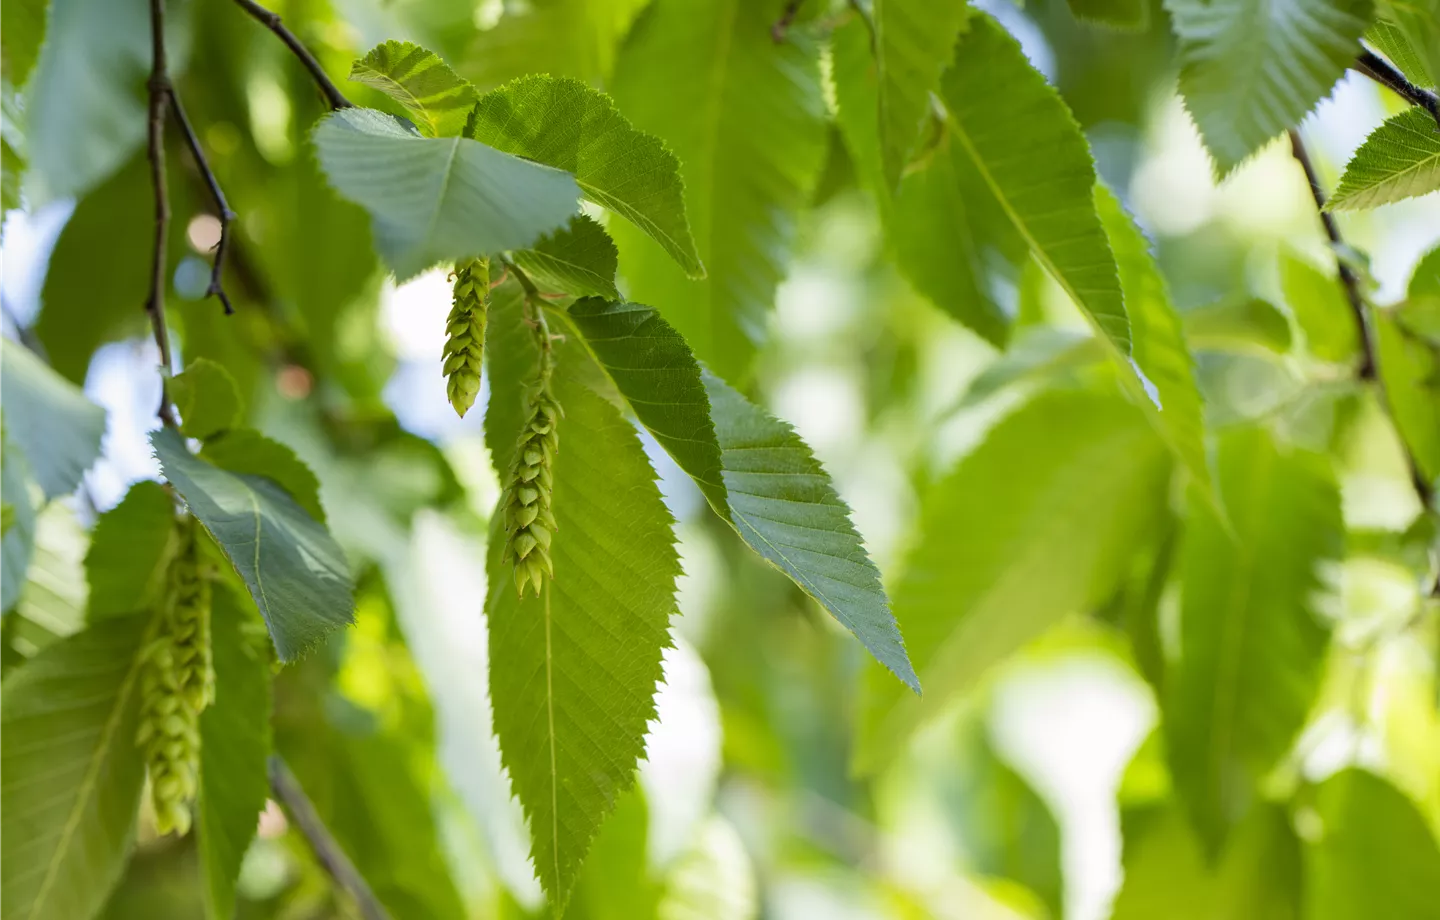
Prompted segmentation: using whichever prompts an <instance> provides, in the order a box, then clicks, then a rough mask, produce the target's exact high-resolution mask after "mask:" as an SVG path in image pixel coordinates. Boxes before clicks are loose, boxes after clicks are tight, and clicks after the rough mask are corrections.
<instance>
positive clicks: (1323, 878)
mask: <svg viewBox="0 0 1440 920" xmlns="http://www.w3.org/2000/svg"><path fill="white" fill-rule="evenodd" d="M1316 810H1317V811H1318V812H1319V814H1320V820H1321V821H1322V822H1323V825H1324V829H1323V831H1322V836H1321V838H1320V840H1319V842H1317V843H1315V844H1313V845H1311V846H1310V847H1309V848H1308V849H1307V851H1306V860H1305V864H1306V869H1307V870H1308V871H1307V872H1306V880H1307V885H1306V889H1307V894H1308V897H1307V898H1306V900H1307V902H1308V904H1309V907H1310V912H1309V914H1308V916H1309V917H1312V918H1314V920H1351V918H1355V917H1385V918H1387V920H1434V918H1435V917H1437V916H1440V904H1437V903H1436V900H1435V897H1434V894H1435V892H1436V891H1437V890H1440V847H1437V846H1436V843H1435V836H1434V834H1433V833H1432V832H1431V830H1430V828H1429V827H1427V826H1426V824H1425V819H1424V817H1423V816H1422V815H1421V814H1420V812H1419V810H1418V809H1416V807H1415V805H1414V803H1413V802H1411V801H1410V800H1409V799H1407V798H1406V797H1405V795H1404V793H1402V792H1400V790H1398V789H1396V788H1395V787H1394V786H1392V785H1391V784H1390V783H1388V782H1386V781H1385V780H1383V779H1381V778H1380V777H1378V776H1376V775H1374V774H1373V773H1367V772H1365V771H1364V770H1358V769H1349V770H1343V771H1341V772H1340V773H1337V774H1335V775H1334V776H1332V777H1330V778H1329V779H1328V780H1326V781H1325V782H1324V783H1323V784H1322V785H1321V786H1320V789H1319V791H1318V793H1317V795H1316Z"/></svg>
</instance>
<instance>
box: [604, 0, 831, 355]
mask: <svg viewBox="0 0 1440 920" xmlns="http://www.w3.org/2000/svg"><path fill="white" fill-rule="evenodd" d="M783 6H784V4H783V3H782V2H781V0H755V2H746V0H658V2H656V3H653V4H651V6H650V7H649V8H648V9H647V10H646V12H645V14H644V15H643V16H641V17H640V18H639V19H638V20H637V21H636V23H635V27H634V29H633V30H632V31H631V33H630V37H629V39H628V40H627V41H626V43H625V47H624V50H623V51H622V53H621V55H620V59H619V61H618V62H617V64H616V67H615V79H614V84H613V85H614V94H615V100H616V102H617V103H618V104H619V106H620V108H621V109H622V110H623V111H624V112H625V113H626V114H627V115H628V116H629V117H630V119H631V120H632V121H634V123H635V125H636V127H638V128H640V129H641V130H644V131H649V132H651V133H653V134H656V135H658V136H659V137H660V138H662V139H663V140H664V141H665V142H666V143H667V144H669V146H670V149H671V150H673V151H674V152H675V155H676V156H678V157H679V158H680V162H681V163H683V164H684V168H685V205H686V211H687V212H688V213H689V215H690V226H691V228H692V229H693V230H694V233H695V245H696V249H697V251H698V252H699V255H700V257H701V258H702V259H703V260H704V262H705V265H706V267H707V269H708V272H709V275H708V280H706V281H704V282H703V283H696V282H693V281H689V280H687V279H686V278H685V277H684V275H683V274H682V273H681V272H680V271H679V270H677V269H676V267H675V266H674V265H671V264H670V262H669V260H668V259H666V258H664V257H663V256H662V255H661V253H660V252H659V250H657V249H656V248H655V247H654V246H652V245H650V244H649V242H648V241H644V240H641V239H640V238H639V237H638V235H637V234H635V233H633V232H629V228H626V227H612V228H611V230H612V232H613V233H614V234H615V242H616V244H617V245H618V246H619V247H620V256H621V264H622V265H624V272H623V274H624V275H625V278H626V280H627V281H628V282H629V285H630V287H629V291H628V295H629V297H630V298H631V299H632V300H636V301H639V302H640V303H648V304H654V305H656V306H657V307H658V308H659V309H660V310H661V311H662V312H663V313H664V314H665V318H666V319H667V320H669V322H670V324H671V325H673V326H674V327H675V328H676V329H678V330H679V331H680V333H681V334H682V335H684V336H685V339H686V341H688V342H689V343H690V346H691V348H693V349H694V351H695V354H696V356H697V357H699V358H700V359H701V360H702V361H704V362H705V363H706V364H707V365H708V366H709V367H710V368H711V369H712V370H714V371H715V372H716V373H718V374H720V375H721V376H723V377H726V378H728V379H731V380H740V379H743V378H744V377H745V375H746V371H747V368H748V366H749V363H750V358H751V356H752V355H753V354H754V349H755V341H756V340H757V339H759V338H760V337H761V336H762V335H763V333H764V330H765V329H766V327H767V325H768V323H769V316H770V310H771V307H772V306H773V301H774V298H775V289H776V287H777V286H778V284H779V282H780V279H781V278H782V277H783V276H784V274H785V270H786V264H787V262H788V261H789V258H790V254H791V250H792V247H793V244H794V241H795V234H796V220H797V218H798V215H799V213H800V211H801V209H802V208H804V207H805V205H806V204H808V203H809V200H810V197H811V193H812V191H813V189H814V187H815V183H816V181H817V180H818V178H819V174H820V168H821V166H822V165H823V163H824V156H825V147H826V143H825V141H826V126H825V122H826V117H825V102H824V97H823V94H822V92H821V86H820V62H819V55H818V53H817V49H816V48H815V46H814V43H813V41H812V40H811V39H809V38H808V37H807V36H805V35H804V34H803V30H800V29H792V30H790V33H789V34H788V35H787V37H786V41H784V42H780V43H778V44H777V43H776V42H775V41H774V39H772V38H771V35H770V27H771V25H772V24H773V23H774V22H775V21H776V20H777V19H778V18H779V17H780V14H781V11H782V9H783Z"/></svg>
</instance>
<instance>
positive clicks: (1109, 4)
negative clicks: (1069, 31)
mask: <svg viewBox="0 0 1440 920" xmlns="http://www.w3.org/2000/svg"><path fill="white" fill-rule="evenodd" d="M1070 12H1072V13H1074V14H1075V18H1076V19H1079V20H1082V21H1084V22H1093V23H1096V24H1098V25H1102V26H1109V27H1110V28H1112V29H1119V30H1121V31H1124V32H1140V31H1144V29H1145V28H1146V27H1147V26H1149V25H1150V4H1149V3H1147V2H1145V0H1070Z"/></svg>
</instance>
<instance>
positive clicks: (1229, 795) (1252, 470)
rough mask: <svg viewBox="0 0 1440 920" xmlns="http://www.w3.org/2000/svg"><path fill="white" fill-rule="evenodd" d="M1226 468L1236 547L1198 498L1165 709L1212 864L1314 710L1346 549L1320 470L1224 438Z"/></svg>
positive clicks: (1272, 448)
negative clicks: (1332, 577)
mask: <svg viewBox="0 0 1440 920" xmlns="http://www.w3.org/2000/svg"><path fill="white" fill-rule="evenodd" d="M1218 469H1219V486H1220V492H1221V495H1222V498H1223V500H1224V506H1225V508H1226V510H1227V511H1228V513H1229V519H1230V525H1231V527H1232V528H1233V535H1232V531H1231V530H1229V529H1227V528H1226V527H1225V526H1224V525H1222V523H1221V522H1220V521H1219V520H1218V519H1217V518H1216V517H1215V513H1214V512H1213V510H1211V509H1210V508H1209V507H1208V506H1207V505H1206V504H1205V503H1204V502H1202V501H1199V500H1194V499H1192V501H1191V502H1190V506H1189V527H1188V529H1187V531H1186V534H1185V548H1184V551H1183V562H1182V564H1181V573H1182V580H1183V588H1182V592H1181V602H1180V608H1181V609H1180V649H1181V655H1180V659H1179V661H1178V662H1177V663H1176V665H1175V667H1174V668H1173V669H1172V670H1171V672H1170V673H1171V675H1172V677H1171V679H1170V681H1169V688H1168V689H1169V691H1170V692H1169V694H1168V695H1167V697H1166V699H1165V700H1163V709H1164V714H1165V720H1164V724H1165V729H1166V736H1167V739H1168V742H1169V751H1170V755H1171V756H1170V761H1171V772H1172V773H1173V774H1174V777H1175V787H1176V789H1177V790H1178V791H1179V793H1180V796H1181V798H1182V799H1183V800H1184V802H1185V804H1186V806H1187V807H1188V808H1189V810H1190V815H1191V819H1192V820H1193V821H1194V823H1195V826H1196V828H1197V829H1198V830H1199V832H1200V836H1201V839H1202V841H1203V842H1204V844H1205V846H1206V848H1207V851H1208V852H1209V853H1211V854H1214V853H1216V852H1218V851H1219V849H1220V845H1221V843H1222V842H1223V840H1224V838H1225V835H1226V833H1227V831H1228V829H1229V828H1230V826H1231V825H1232V824H1234V823H1235V822H1236V821H1238V820H1239V819H1241V818H1242V817H1243V816H1244V814H1245V812H1246V811H1247V809H1248V808H1249V807H1250V806H1251V803H1252V800H1253V799H1254V798H1255V796H1256V784H1257V783H1258V782H1259V780H1260V778H1261V777H1263V776H1264V775H1265V774H1266V773H1268V772H1269V770H1270V769H1271V768H1272V767H1273V766H1274V765H1275V762H1276V761H1277V760H1278V759H1279V758H1280V757H1281V755H1283V754H1284V753H1285V751H1286V750H1287V749H1288V748H1289V746H1290V744H1291V742H1292V741H1293V740H1294V738H1295V734H1296V732H1298V731H1299V729H1300V726H1301V724H1302V723H1303V722H1304V720H1305V714H1306V713H1307V712H1308V711H1309V709H1310V705H1311V702H1312V701H1313V699H1314V696H1315V692H1316V689H1317V686H1318V684H1319V680H1320V669H1321V665H1322V663H1323V661H1324V657H1325V650H1326V647H1327V644H1328V640H1329V633H1330V630H1329V627H1328V626H1327V625H1325V624H1324V623H1323V622H1322V621H1321V620H1320V619H1318V617H1317V614H1316V612H1315V609H1314V603H1315V600H1314V598H1315V595H1317V594H1318V593H1319V591H1320V589H1321V583H1320V575H1319V572H1318V567H1319V566H1320V565H1321V564H1322V563H1324V562H1326V561H1327V560H1331V559H1336V558H1338V555H1339V552H1340V547H1341V543H1342V541H1343V536H1344V531H1343V525H1342V523H1341V519H1340V497H1339V493H1338V491H1337V488H1336V485H1335V480H1334V476H1333V474H1332V473H1331V472H1330V470H1329V468H1328V465H1327V461H1326V460H1325V459H1324V458H1323V457H1321V456H1319V455H1316V454H1310V453H1306V452H1303V451H1299V450H1293V449H1285V448H1282V447H1280V446H1278V445H1277V444H1276V443H1275V442H1274V441H1273V440H1272V438H1271V436H1270V434H1269V433H1268V432H1267V431H1265V430H1264V429H1262V428H1239V429H1233V430H1231V431H1229V432H1227V433H1226V434H1225V435H1224V436H1223V437H1222V438H1221V440H1220V451H1219V463H1218Z"/></svg>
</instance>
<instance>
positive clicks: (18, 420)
mask: <svg viewBox="0 0 1440 920" xmlns="http://www.w3.org/2000/svg"><path fill="white" fill-rule="evenodd" d="M0 349H3V360H0V378H3V379H0V390H3V391H4V394H5V395H4V409H5V431H6V433H7V434H8V435H9V437H10V440H11V441H12V443H14V444H15V445H16V447H18V448H19V449H20V450H21V451H22V452H23V453H24V454H25V459H26V460H27V461H29V464H30V471H31V473H32V474H33V475H34V476H35V481H36V482H38V483H39V484H40V488H41V489H42V490H43V491H44V492H45V497H46V498H59V497H60V496H62V495H69V494H70V493H71V492H74V491H75V488H76V487H77V486H79V485H80V479H81V478H82V477H83V476H84V475H85V471H86V470H87V469H89V468H90V465H91V464H92V463H94V462H95V459H96V458H97V457H99V456H100V439H101V438H102V437H103V436H104V434H105V410H103V409H101V408H100V407H99V406H97V405H95V404H94V403H92V402H91V401H90V400H88V399H86V398H85V394H84V392H83V391H81V390H80V389H79V388H78V387H76V386H75V385H74V384H72V383H70V382H69V381H67V380H65V379H64V378H63V377H61V376H60V375H59V374H57V373H55V372H54V371H52V370H51V369H50V368H48V367H46V366H45V362H43V361H41V360H40V358H38V357H37V356H36V355H35V354H33V353H32V352H31V351H30V350H29V349H27V348H25V347H24V346H23V345H19V344H17V343H15V342H13V341H11V340H10V339H5V340H4V344H3V346H0Z"/></svg>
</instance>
